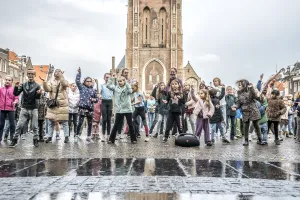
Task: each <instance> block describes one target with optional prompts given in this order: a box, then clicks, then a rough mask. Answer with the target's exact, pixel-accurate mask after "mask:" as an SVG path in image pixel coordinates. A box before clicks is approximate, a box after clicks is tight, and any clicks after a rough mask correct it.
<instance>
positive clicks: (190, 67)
mask: <svg viewBox="0 0 300 200" xmlns="http://www.w3.org/2000/svg"><path fill="white" fill-rule="evenodd" d="M183 69H184V70H188V71H190V70H191V71H192V72H193V73H194V74H196V75H197V76H198V74H197V73H196V71H195V70H194V68H193V67H192V65H191V64H190V61H188V64H187V65H186V66H185V67H184V68H183ZM198 78H199V79H200V77H199V76H198Z"/></svg>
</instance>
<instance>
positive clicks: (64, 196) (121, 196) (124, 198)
mask: <svg viewBox="0 0 300 200" xmlns="http://www.w3.org/2000/svg"><path fill="white" fill-rule="evenodd" d="M79 199H80V200H175V199H176V200H196V199H197V200H198V199H202V200H209V199H214V200H275V199H276V200H294V199H297V198H295V197H292V196H289V197H267V196H249V195H247V196H245V195H214V194H192V193H183V194H178V193H155V194H142V193H116V194H110V193H97V192H95V193H71V192H65V193H41V194H38V195H36V196H35V197H33V198H32V199H31V200H79Z"/></svg>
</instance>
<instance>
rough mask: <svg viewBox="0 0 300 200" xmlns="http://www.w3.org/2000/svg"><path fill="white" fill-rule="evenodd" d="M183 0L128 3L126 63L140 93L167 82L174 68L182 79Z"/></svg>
mask: <svg viewBox="0 0 300 200" xmlns="http://www.w3.org/2000/svg"><path fill="white" fill-rule="evenodd" d="M181 4H182V0H129V1H128V22H127V36H126V41H127V44H126V61H125V62H126V64H125V66H126V67H127V68H128V69H129V71H130V76H131V77H132V78H135V79H136V80H137V81H138V82H139V84H140V87H141V88H142V89H143V91H150V90H152V88H153V85H155V84H157V83H158V82H161V81H164V82H166V80H167V79H168V76H169V73H168V72H169V69H170V68H171V67H176V68H177V69H178V76H179V77H180V78H182V77H183V49H182V48H183V44H182V36H183V32H182V10H181V8H182V5H181Z"/></svg>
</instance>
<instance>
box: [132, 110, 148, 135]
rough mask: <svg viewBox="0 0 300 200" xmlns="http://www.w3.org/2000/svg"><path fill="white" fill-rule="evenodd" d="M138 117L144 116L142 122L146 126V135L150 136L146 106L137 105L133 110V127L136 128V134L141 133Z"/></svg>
mask: <svg viewBox="0 0 300 200" xmlns="http://www.w3.org/2000/svg"><path fill="white" fill-rule="evenodd" d="M138 117H141V118H142V123H143V124H144V127H145V133H146V137H148V135H149V129H148V125H147V120H146V114H145V107H135V110H134V112H133V116H132V118H133V128H134V132H135V135H136V136H138V135H140V123H139V120H138Z"/></svg>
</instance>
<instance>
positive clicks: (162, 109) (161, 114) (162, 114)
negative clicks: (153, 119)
mask: <svg viewBox="0 0 300 200" xmlns="http://www.w3.org/2000/svg"><path fill="white" fill-rule="evenodd" d="M165 89H166V84H165V83H164V82H161V83H160V84H159V88H158V89H157V90H156V99H157V109H158V113H157V114H158V122H157V129H156V133H155V135H154V136H153V137H154V138H157V136H158V133H161V132H162V130H161V129H163V128H166V122H167V120H166V119H167V117H168V105H167V104H166V103H164V102H163V101H165V100H166V99H167V92H166V90H165ZM163 119H165V120H163ZM163 121H164V123H163ZM162 123H163V124H164V125H163V126H162Z"/></svg>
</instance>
